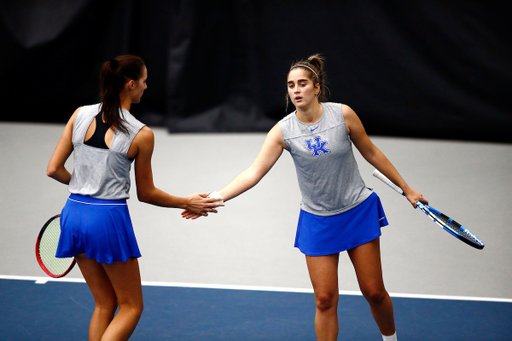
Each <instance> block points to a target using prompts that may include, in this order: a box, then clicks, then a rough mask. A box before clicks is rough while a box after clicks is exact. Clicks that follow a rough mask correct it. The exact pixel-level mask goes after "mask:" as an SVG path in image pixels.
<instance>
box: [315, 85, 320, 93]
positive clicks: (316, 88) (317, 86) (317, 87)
mask: <svg viewBox="0 0 512 341" xmlns="http://www.w3.org/2000/svg"><path fill="white" fill-rule="evenodd" d="M317 91H318V92H317ZM315 93H316V95H317V96H318V95H319V94H320V83H316V84H315Z"/></svg>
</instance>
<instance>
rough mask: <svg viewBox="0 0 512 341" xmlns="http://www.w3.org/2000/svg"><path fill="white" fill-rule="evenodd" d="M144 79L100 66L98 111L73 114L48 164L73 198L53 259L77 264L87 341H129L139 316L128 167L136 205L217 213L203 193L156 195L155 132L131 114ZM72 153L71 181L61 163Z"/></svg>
mask: <svg viewBox="0 0 512 341" xmlns="http://www.w3.org/2000/svg"><path fill="white" fill-rule="evenodd" d="M146 78H147V69H146V66H145V64H144V62H143V60H142V59H141V58H139V57H137V56H132V55H122V56H118V57H116V58H115V59H111V60H109V61H107V62H105V63H104V64H103V66H102V69H101V73H100V91H101V103H99V104H94V105H89V106H83V107H80V108H78V109H77V110H76V111H75V112H74V114H73V115H72V116H71V118H70V120H69V122H68V123H67V125H66V127H65V129H64V133H63V134H62V137H61V138H60V140H59V142H58V144H57V147H56V149H55V151H54V153H53V155H52V157H51V159H50V162H49V164H48V169H47V174H48V176H50V177H52V178H54V179H55V180H57V181H59V182H62V183H64V184H68V185H69V192H70V193H71V195H70V197H69V199H68V200H67V202H66V205H65V206H64V208H63V210H62V214H61V230H62V231H61V236H60V240H59V245H58V248H57V255H56V256H57V257H75V259H76V261H77V263H78V266H79V267H80V270H81V272H82V274H83V276H84V278H85V280H86V282H87V284H88V286H89V288H90V290H91V292H92V295H93V297H94V301H95V304H96V307H95V310H94V313H93V315H92V318H91V323H90V327H89V340H103V341H105V340H127V339H128V338H129V337H130V335H131V334H132V333H133V331H134V330H135V327H136V326H137V323H138V321H139V318H140V316H141V313H142V310H143V299H142V287H141V278H140V272H139V265H138V261H137V258H138V257H140V256H141V254H140V252H139V248H138V245H137V241H136V239H135V234H134V231H133V227H132V223H131V219H130V214H129V212H128V207H127V204H126V199H128V198H129V191H130V168H131V164H132V162H133V161H134V160H135V166H134V169H135V180H136V186H137V196H138V198H139V200H140V201H143V202H146V203H149V204H153V205H157V206H163V207H175V208H183V209H186V210H188V211H191V212H195V214H197V215H198V216H205V215H207V214H208V213H209V212H216V210H215V209H214V207H215V206H217V205H219V204H218V203H214V201H215V199H212V198H207V197H208V193H204V194H194V195H191V196H189V197H177V196H173V195H170V194H168V193H166V192H164V191H162V190H160V189H158V188H157V187H155V185H154V183H153V173H152V169H151V157H152V154H153V147H154V135H153V132H152V131H151V129H149V128H148V127H147V126H145V125H144V124H143V123H141V122H139V121H138V120H137V119H136V118H135V117H133V116H132V115H131V114H130V112H129V110H130V107H131V104H132V103H139V101H140V99H141V97H142V95H143V93H144V90H145V89H146V88H147V86H146ZM73 152H74V169H73V174H70V172H69V171H68V170H67V169H66V168H65V163H66V160H67V159H68V158H69V157H70V155H71V154H72V153H73ZM117 308H119V311H118V312H117V314H116V310H117Z"/></svg>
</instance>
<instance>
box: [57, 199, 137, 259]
mask: <svg viewBox="0 0 512 341" xmlns="http://www.w3.org/2000/svg"><path fill="white" fill-rule="evenodd" d="M60 224H61V235H60V239H59V245H58V247H57V253H56V257H73V256H75V255H77V254H79V253H85V256H86V257H87V258H91V259H96V260H97V261H98V262H99V263H109V264H112V263H113V262H117V261H122V262H126V261H127V260H128V259H129V258H132V257H135V258H138V257H140V256H141V254H140V251H139V247H138V245H137V240H136V239H135V233H134V231H133V226H132V221H131V218H130V213H129V211H128V205H127V204H126V200H102V199H96V198H92V197H88V196H83V195H78V194H71V196H70V197H69V198H68V200H67V202H66V205H65V206H64V208H63V209H62V213H61V217H60Z"/></svg>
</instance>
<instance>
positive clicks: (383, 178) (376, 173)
mask: <svg viewBox="0 0 512 341" xmlns="http://www.w3.org/2000/svg"><path fill="white" fill-rule="evenodd" d="M373 176H374V177H376V178H377V179H379V180H380V181H382V182H383V183H385V184H386V185H388V186H389V187H391V188H393V189H394V190H395V191H397V192H398V193H399V194H402V195H403V194H404V191H402V189H401V188H400V187H398V186H397V185H395V184H394V183H393V182H391V180H389V179H388V178H387V177H386V176H385V175H384V174H382V173H381V172H379V171H378V170H374V171H373Z"/></svg>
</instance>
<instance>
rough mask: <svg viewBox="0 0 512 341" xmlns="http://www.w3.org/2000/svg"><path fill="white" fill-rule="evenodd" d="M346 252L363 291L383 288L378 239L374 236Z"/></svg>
mask: <svg viewBox="0 0 512 341" xmlns="http://www.w3.org/2000/svg"><path fill="white" fill-rule="evenodd" d="M347 252H348V255H349V257H350V260H351V261H352V264H353V265H354V269H355V272H356V275H357V280H358V282H359V286H360V287H361V290H362V291H363V293H364V292H365V290H366V289H383V288H384V282H383V280H382V264H381V257H380V239H379V238H376V239H374V240H372V241H371V242H368V243H366V244H363V245H361V246H358V247H355V248H353V249H351V250H348V251H347Z"/></svg>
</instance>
